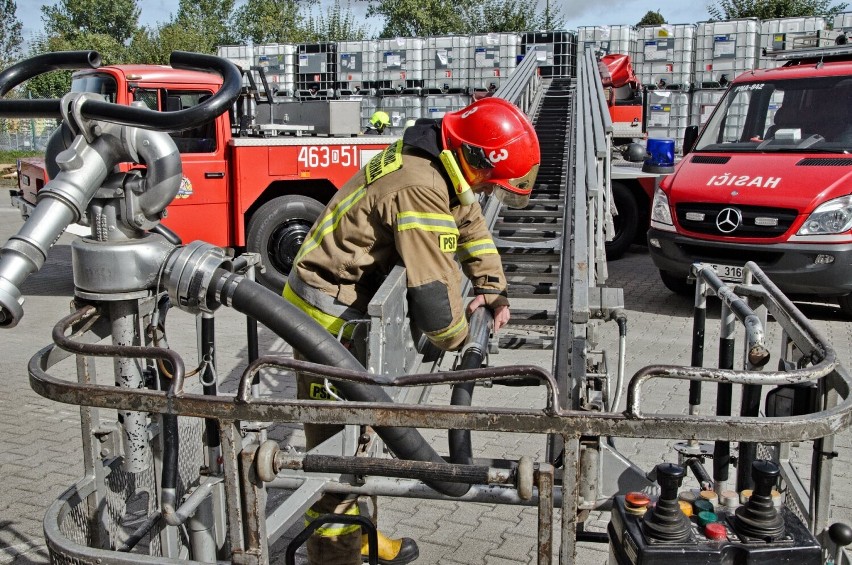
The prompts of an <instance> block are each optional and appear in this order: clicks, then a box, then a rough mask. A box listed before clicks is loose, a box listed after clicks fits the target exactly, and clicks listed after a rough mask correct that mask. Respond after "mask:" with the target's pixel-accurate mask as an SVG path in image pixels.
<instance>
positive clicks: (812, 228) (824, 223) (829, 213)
mask: <svg viewBox="0 0 852 565" xmlns="http://www.w3.org/2000/svg"><path fill="white" fill-rule="evenodd" d="M655 200H656V197H655ZM850 229H852V195H848V196H841V197H840V198H835V199H834V200H829V201H828V202H826V203H824V204H821V205H820V206H817V209H816V210H814V211H813V212H811V215H810V216H808V219H807V220H805V223H804V224H802V227H801V228H799V231H798V232H797V234H796V235H826V234H838V233H843V232H847V231H849V230H850Z"/></svg>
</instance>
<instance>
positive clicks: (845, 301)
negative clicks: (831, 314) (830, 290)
mask: <svg viewBox="0 0 852 565" xmlns="http://www.w3.org/2000/svg"><path fill="white" fill-rule="evenodd" d="M837 302H838V304H840V309H841V310H842V311H843V313H844V314H846V315H847V316H849V317H850V318H852V294H845V295H843V296H839V297H838V298H837Z"/></svg>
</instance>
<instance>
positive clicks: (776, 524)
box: [734, 460, 784, 541]
mask: <svg viewBox="0 0 852 565" xmlns="http://www.w3.org/2000/svg"><path fill="white" fill-rule="evenodd" d="M780 473H781V471H780V469H779V467H778V465H777V464H775V463H773V462H772V461H763V460H757V461H755V462H754V463H752V466H751V477H752V479H754V492H753V493H752V495H751V498H749V499H748V502H746V503H745V505H743V506H740V507H739V508H737V510H736V517H735V518H734V529H735V530H736V531H737V533H738V534H740V535H743V536H746V537H750V538H756V539H762V540H765V541H777V540H779V539H781V538H782V537H784V519H783V518H782V516H781V514H780V513H779V512H778V510H777V509H776V508H775V505H774V504H773V503H772V488H773V487H774V486H775V483H776V482H777V481H778V476H779V475H780Z"/></svg>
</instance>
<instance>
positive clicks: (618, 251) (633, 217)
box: [606, 182, 639, 260]
mask: <svg viewBox="0 0 852 565" xmlns="http://www.w3.org/2000/svg"><path fill="white" fill-rule="evenodd" d="M612 199H613V200H614V201H615V209H616V210H617V211H618V215H617V216H615V215H614V216H613V217H612V222H613V224H614V225H615V237H613V238H612V241H607V242H606V258H607V259H609V260H614V259H618V258H620V257H621V256H622V255H624V254H625V253H626V252H627V250H628V249H630V246H631V245H632V244H633V240H635V239H636V229H637V227H638V226H639V207H638V205H637V204H636V197H635V196H633V193H632V192H630V189H629V188H627V187H626V186H624V185H623V184H621V183H620V182H613V183H612Z"/></svg>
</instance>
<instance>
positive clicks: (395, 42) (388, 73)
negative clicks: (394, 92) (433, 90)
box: [376, 37, 424, 89]
mask: <svg viewBox="0 0 852 565" xmlns="http://www.w3.org/2000/svg"><path fill="white" fill-rule="evenodd" d="M376 43H377V49H378V69H377V72H376V80H377V81H378V87H379V88H395V89H404V88H416V87H419V86H422V85H423V84H422V83H423V52H424V49H423V47H424V41H423V39H422V38H420V37H397V38H395V39H379V40H377V41H376Z"/></svg>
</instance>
